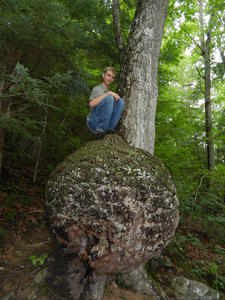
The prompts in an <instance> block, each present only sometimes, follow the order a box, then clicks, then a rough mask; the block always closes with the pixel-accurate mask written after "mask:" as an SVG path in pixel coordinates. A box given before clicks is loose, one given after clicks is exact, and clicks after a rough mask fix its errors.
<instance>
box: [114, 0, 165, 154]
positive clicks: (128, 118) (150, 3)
mask: <svg viewBox="0 0 225 300" xmlns="http://www.w3.org/2000/svg"><path fill="white" fill-rule="evenodd" d="M167 7H168V1H167V0H158V1H157V0H140V1H138V4H137V10H136V14H135V17H134V21H133V23H132V26H131V31H130V36H129V41H128V44H127V47H126V50H125V53H124V58H123V64H122V65H121V74H120V87H119V92H120V94H121V96H123V97H124V100H125V111H124V115H123V119H122V129H121V131H122V135H123V136H124V138H125V140H126V141H127V142H128V143H129V144H130V145H132V146H135V147H137V148H141V149H144V150H146V151H148V152H150V153H151V154H153V152H154V140H155V113H156V103H157V96H158V86H157V72H158V58H159V51H160V46H161V40H162V35H163V28H164V22H165V18H166V13H167Z"/></svg>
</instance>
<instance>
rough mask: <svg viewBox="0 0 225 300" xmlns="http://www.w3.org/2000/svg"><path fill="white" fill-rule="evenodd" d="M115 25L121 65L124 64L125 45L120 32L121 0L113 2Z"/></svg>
mask: <svg viewBox="0 0 225 300" xmlns="http://www.w3.org/2000/svg"><path fill="white" fill-rule="evenodd" d="M113 24H114V31H115V38H116V42H117V47H118V50H119V57H120V65H121V64H122V62H123V51H124V45H123V37H122V34H121V30H120V0H113Z"/></svg>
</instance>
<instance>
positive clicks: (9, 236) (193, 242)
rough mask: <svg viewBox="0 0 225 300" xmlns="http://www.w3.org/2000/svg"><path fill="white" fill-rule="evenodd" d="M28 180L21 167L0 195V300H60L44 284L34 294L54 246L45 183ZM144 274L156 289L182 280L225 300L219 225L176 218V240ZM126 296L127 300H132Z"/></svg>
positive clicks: (224, 239) (224, 243) (223, 232)
mask: <svg viewBox="0 0 225 300" xmlns="http://www.w3.org/2000/svg"><path fill="white" fill-rule="evenodd" d="M20 170H21V169H20ZM30 174H31V172H30V171H29V168H27V169H25V167H23V171H22V175H21V171H20V172H19V171H18V173H17V172H13V176H10V177H9V178H8V180H7V182H5V183H4V187H3V184H2V187H1V190H0V207H1V210H0V299H42V300H44V299H47V300H48V299H60V298H58V297H57V296H56V295H55V294H54V291H53V290H51V288H49V286H47V285H46V284H42V285H41V288H40V284H41V283H42V282H44V281H43V279H45V278H46V277H47V276H48V270H47V268H46V266H47V265H48V267H49V265H51V262H52V261H53V260H54V259H53V257H54V249H55V248H56V242H55V240H54V237H53V236H52V234H51V233H50V231H49V229H48V226H47V224H46V222H45V212H44V211H45V210H44V186H45V182H46V178H47V177H46V176H43V177H42V178H39V182H38V183H37V184H36V185H34V184H33V182H32V179H31V176H30ZM147 268H148V271H149V273H150V275H151V276H152V278H153V279H155V280H156V281H157V282H159V283H160V285H161V286H162V287H163V286H166V285H167V279H166V278H168V277H170V276H184V277H187V278H189V279H192V280H197V281H200V282H203V283H206V284H207V285H209V286H211V287H212V288H214V289H216V290H219V291H220V293H221V299H225V295H224V294H223V293H224V292H225V228H224V224H221V223H220V222H219V221H218V220H217V219H213V218H211V219H209V218H206V217H205V215H204V214H202V216H199V215H198V216H195V215H193V214H191V213H186V212H181V218H180V224H179V226H178V229H177V232H176V236H175V237H174V239H173V240H172V242H171V243H170V244H169V246H168V247H167V248H166V249H165V250H164V251H163V253H162V255H161V256H160V257H159V259H157V260H151V262H149V263H148V264H147ZM111 288H112V287H111ZM121 291H122V290H121ZM121 291H120V292H119V293H120V294H119V296H118V298H116V296H115V297H114V298H110V299H121ZM123 293H124V295H126V294H127V295H128V294H129V293H131V292H129V291H125V290H124V291H123ZM129 295H130V296H129V297H128V298H127V299H133V298H132V297H133V296H132V294H129ZM5 296H8V298H3V297H5ZM124 297H125V296H124ZM125 298H126V297H125ZM125 298H124V299H125ZM107 299H108V298H107ZM134 299H144V298H137V297H136V298H134ZM170 299H172V296H171V298H170Z"/></svg>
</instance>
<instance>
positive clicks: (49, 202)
mask: <svg viewBox="0 0 225 300" xmlns="http://www.w3.org/2000/svg"><path fill="white" fill-rule="evenodd" d="M46 208H47V216H48V221H49V223H50V226H51V229H52V231H53V232H54V233H55V234H56V237H57V239H58V241H59V242H60V243H62V244H63V245H65V246H66V248H67V249H68V251H69V253H72V254H73V255H75V256H76V257H78V258H79V259H80V261H82V262H83V264H84V265H85V266H86V268H87V271H86V272H84V273H85V274H88V275H87V277H88V278H86V279H85V280H84V281H83V282H86V285H85V289H86V290H88V291H89V293H88V296H87V297H86V298H85V299H89V298H88V297H90V299H100V298H98V296H95V295H96V294H98V293H99V291H101V290H102V289H101V288H99V286H101V287H102V286H104V281H105V276H109V277H110V276H112V275H113V274H115V273H117V272H120V273H127V272H131V271H134V270H135V269H137V268H138V266H140V265H141V264H143V263H145V262H146V261H147V260H148V259H150V258H152V257H157V256H158V255H159V254H160V253H161V251H162V249H163V248H164V247H166V245H167V244H168V243H169V241H170V239H171V237H172V236H173V235H174V233H175V229H176V226H177V224H178V200H177V197H176V190H175V187H174V185H173V183H172V181H171V178H170V176H169V174H168V172H167V171H166V170H165V168H164V167H163V165H162V164H161V163H160V162H159V161H158V160H157V159H156V158H155V157H153V156H152V155H151V154H149V153H148V152H145V151H143V150H141V149H136V148H134V147H131V146H129V145H127V143H126V142H124V141H123V140H122V138H120V137H119V136H118V135H108V136H106V137H105V138H104V139H103V140H100V141H95V142H91V143H88V144H86V145H85V146H84V147H82V148H81V149H79V150H78V151H76V152H75V153H73V154H72V155H70V156H69V157H68V158H67V159H66V160H65V161H64V162H63V163H61V164H60V165H59V166H58V167H57V169H56V171H55V172H54V173H53V174H52V176H51V178H50V180H49V182H48V184H47V187H46ZM70 268H71V266H70ZM74 268H75V269H76V266H74ZM75 269H74V270H75ZM69 273H71V274H72V273H73V272H72V270H70V272H69ZM76 278H79V276H78V275H76ZM79 282H80V281H79ZM79 284H80V283H79ZM79 284H78V285H79ZM74 285H75V283H74ZM82 290H84V287H82V286H81V287H80V291H82ZM74 299H80V298H79V297H78V298H74Z"/></svg>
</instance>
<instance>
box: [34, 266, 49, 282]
mask: <svg viewBox="0 0 225 300" xmlns="http://www.w3.org/2000/svg"><path fill="white" fill-rule="evenodd" d="M48 276H49V272H48V271H47V269H46V268H45V269H42V270H40V271H39V272H38V273H37V275H36V276H35V277H34V282H35V283H36V284H40V283H41V282H42V281H44V280H45V279H46V278H47V277H48Z"/></svg>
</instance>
